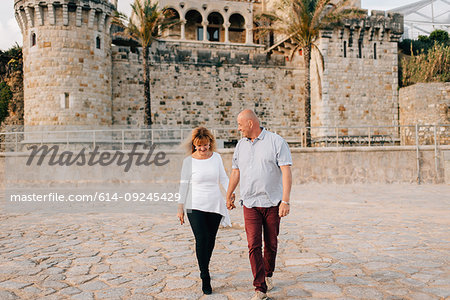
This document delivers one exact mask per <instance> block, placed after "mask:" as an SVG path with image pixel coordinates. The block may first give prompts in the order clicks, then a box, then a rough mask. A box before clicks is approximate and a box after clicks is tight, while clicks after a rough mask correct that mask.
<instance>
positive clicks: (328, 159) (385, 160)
mask: <svg viewBox="0 0 450 300" xmlns="http://www.w3.org/2000/svg"><path fill="white" fill-rule="evenodd" d="M291 152H292V160H293V167H292V177H293V184H306V183H323V184H358V183H389V184H391V183H417V182H418V174H419V176H420V183H427V184H429V183H443V182H446V183H447V184H450V176H448V174H450V170H447V167H448V166H450V164H449V159H450V155H448V154H449V152H450V147H449V146H445V147H443V148H442V149H441V150H440V151H438V156H437V158H435V152H434V147H432V146H424V147H422V148H420V151H419V158H420V172H419V173H418V172H417V158H416V157H417V155H416V149H415V147H408V146H405V147H400V146H399V147H360V148H341V149H339V148H309V149H306V148H301V149H291ZM444 154H445V155H444ZM232 156H233V151H232V150H223V151H222V158H223V160H224V164H225V166H226V169H227V171H231V170H230V168H231V158H232ZM436 165H437V167H436ZM445 174H447V175H445Z"/></svg>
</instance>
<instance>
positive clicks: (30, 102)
mask: <svg viewBox="0 0 450 300" xmlns="http://www.w3.org/2000/svg"><path fill="white" fill-rule="evenodd" d="M272 3H273V1H267V0H263V1H223V0H215V1H212V0H186V1H180V0H162V1H160V5H161V6H164V7H167V8H168V9H170V10H172V11H173V12H174V17H175V18H178V19H179V20H180V23H179V24H178V25H177V26H175V27H174V28H172V29H171V30H170V31H167V32H165V33H164V36H163V38H162V39H161V40H159V41H157V42H155V43H153V45H152V48H151V55H150V65H151V67H150V68H151V99H152V112H153V114H154V115H153V120H154V127H165V126H175V127H180V126H183V127H193V126H197V125H200V124H201V125H206V126H209V127H213V128H220V127H231V126H235V124H234V123H235V118H236V116H237V114H238V112H239V111H240V110H241V109H243V108H252V109H254V110H255V111H256V112H257V113H258V115H259V116H260V117H261V119H262V121H263V123H264V124H266V125H267V126H269V127H275V126H284V127H286V128H287V131H286V133H285V135H291V136H298V135H299V134H301V130H300V127H302V126H303V125H304V98H303V85H304V84H303V82H304V75H305V74H304V73H305V68H304V62H303V57H302V53H301V51H299V52H298V53H296V54H295V56H294V58H293V60H292V61H291V60H289V57H288V56H287V54H286V53H287V52H288V51H289V48H290V46H291V45H290V43H289V40H288V39H285V38H283V37H280V36H276V35H269V36H267V37H265V38H258V39H256V35H255V31H256V30H255V29H256V27H258V22H257V21H256V19H255V16H256V15H257V14H258V13H259V12H261V11H264V10H266V9H267V8H269V7H270V6H271V5H272ZM355 4H356V6H358V5H360V4H359V3H358V2H355ZM116 5H117V2H115V3H111V2H108V1H107V0H47V1H42V0H15V11H16V19H17V21H18V23H19V25H20V27H21V30H22V34H23V40H24V43H23V54H24V78H25V79H24V89H25V95H24V96H25V117H24V118H25V125H28V126H31V125H90V126H104V125H121V126H131V127H140V126H142V125H143V120H144V118H143V113H144V109H143V107H144V106H143V104H144V100H143V83H142V55H141V52H140V49H139V48H136V47H133V46H127V45H124V44H123V43H121V41H120V40H119V39H116V38H115V37H114V35H112V33H111V16H112V13H113V11H114V9H115V6H116ZM402 32H403V20H402V16H401V15H398V14H390V13H389V14H387V15H385V13H384V12H373V13H372V15H371V16H368V15H367V16H366V17H365V18H362V19H357V20H347V21H346V22H345V24H344V25H343V26H340V27H335V28H332V29H330V30H326V31H323V32H322V33H321V37H320V39H319V41H318V45H319V48H320V49H321V52H322V55H323V63H324V65H322V59H320V58H318V54H317V53H316V54H315V58H314V61H313V63H312V68H311V76H312V125H313V126H324V127H327V126H339V127H340V131H341V134H361V132H358V130H357V129H353V128H352V127H354V126H360V125H373V126H388V125H398V92H397V89H398V81H397V72H398V62H397V42H398V39H399V38H400V36H401V34H402ZM331 131H332V130H331V129H318V130H316V131H313V136H314V137H316V138H319V137H321V136H327V135H331V134H334V132H331ZM378 133H380V134H382V132H378ZM222 138H227V137H226V136H224V137H222Z"/></svg>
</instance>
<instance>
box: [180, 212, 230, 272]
mask: <svg viewBox="0 0 450 300" xmlns="http://www.w3.org/2000/svg"><path fill="white" fill-rule="evenodd" d="M187 217H188V219H189V223H190V224H191V228H192V232H193V233H194V236H195V254H196V255H197V261H198V267H199V269H200V278H202V279H209V278H210V276H209V261H210V260H211V255H212V252H213V250H214V245H215V243H216V235H217V230H218V229H219V224H220V220H221V219H222V215H220V214H217V213H211V212H205V211H200V210H196V209H193V210H188V211H187Z"/></svg>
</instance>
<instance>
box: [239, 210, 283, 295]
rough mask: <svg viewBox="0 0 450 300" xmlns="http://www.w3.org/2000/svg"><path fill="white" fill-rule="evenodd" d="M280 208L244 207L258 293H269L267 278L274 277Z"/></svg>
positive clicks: (251, 262) (250, 255)
mask: <svg viewBox="0 0 450 300" xmlns="http://www.w3.org/2000/svg"><path fill="white" fill-rule="evenodd" d="M278 207H279V206H272V207H253V208H247V207H245V206H244V220H245V232H246V233H247V242H248V255H249V259H250V265H251V267H252V273H253V278H254V280H253V285H254V286H255V290H256V291H261V292H263V293H266V292H267V285H266V281H265V278H266V277H272V274H273V271H274V269H275V258H276V256H277V246H278V233H279V232H280V216H279V215H278ZM263 232H264V257H263V255H262V234H263Z"/></svg>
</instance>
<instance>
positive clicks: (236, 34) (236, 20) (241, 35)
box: [228, 14, 245, 43]
mask: <svg viewBox="0 0 450 300" xmlns="http://www.w3.org/2000/svg"><path fill="white" fill-rule="evenodd" d="M228 31H229V35H230V42H231V43H245V19H244V17H243V16H241V15H240V14H232V15H231V16H230V28H229V29H228Z"/></svg>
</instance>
